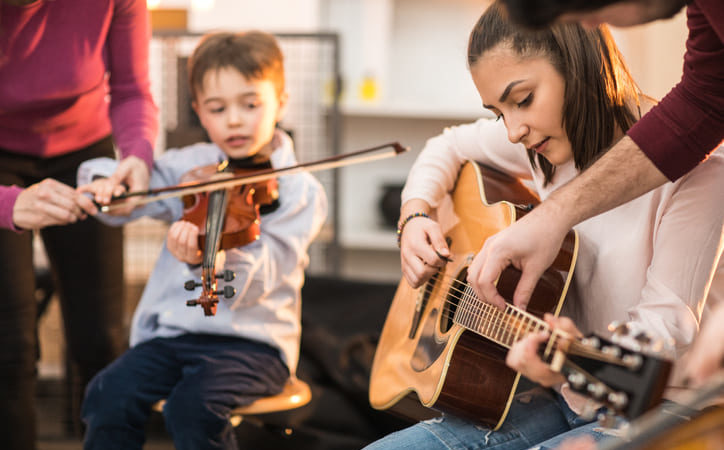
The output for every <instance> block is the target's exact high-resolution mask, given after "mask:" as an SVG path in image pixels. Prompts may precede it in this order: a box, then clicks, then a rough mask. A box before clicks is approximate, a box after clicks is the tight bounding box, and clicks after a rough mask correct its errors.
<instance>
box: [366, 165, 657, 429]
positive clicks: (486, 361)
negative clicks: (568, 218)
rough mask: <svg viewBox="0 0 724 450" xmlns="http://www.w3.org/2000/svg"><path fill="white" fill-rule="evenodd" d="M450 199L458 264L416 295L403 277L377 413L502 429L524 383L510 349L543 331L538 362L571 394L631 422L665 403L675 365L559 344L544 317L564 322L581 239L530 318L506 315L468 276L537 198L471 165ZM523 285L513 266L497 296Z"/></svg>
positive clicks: (599, 344)
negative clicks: (400, 412)
mask: <svg viewBox="0 0 724 450" xmlns="http://www.w3.org/2000/svg"><path fill="white" fill-rule="evenodd" d="M451 200H452V208H450V209H451V211H447V212H446V213H445V214H444V215H442V216H441V217H440V219H441V224H443V221H442V219H448V221H449V222H450V223H449V224H447V225H445V224H443V229H445V230H447V231H446V234H445V237H446V239H447V243H448V246H449V248H450V251H451V256H452V258H451V259H452V261H451V262H449V263H447V264H446V266H445V267H443V268H442V269H440V271H439V272H438V273H437V274H436V275H435V276H433V277H432V278H431V279H430V280H429V281H428V282H427V283H426V284H424V285H423V286H421V287H420V288H418V289H413V288H412V287H410V285H409V284H407V282H406V281H405V280H404V279H402V280H401V282H400V283H399V286H398V289H397V291H396V293H395V296H394V299H393V301H392V304H391V306H390V309H389V311H388V314H387V318H386V320H385V324H384V327H383V329H382V334H381V336H380V341H379V343H378V346H377V349H376V352H375V357H374V361H373V365H372V372H371V377H370V389H369V400H370V404H371V405H372V407H374V408H376V409H389V408H393V407H394V406H396V405H398V404H402V403H404V402H402V401H403V400H405V401H407V402H408V403H409V399H410V396H414V395H416V396H417V398H418V400H419V402H420V403H421V404H422V405H423V406H425V407H427V408H433V409H435V410H438V411H442V412H446V413H451V414H454V415H456V416H459V417H465V418H468V419H469V420H472V421H475V422H478V423H481V424H485V425H487V426H489V427H492V428H493V429H498V428H499V427H500V426H501V425H502V423H503V421H504V420H505V417H506V415H507V412H508V409H509V407H510V404H511V402H512V399H513V396H514V394H515V390H516V387H517V384H518V381H519V378H520V374H519V373H517V372H515V371H513V370H512V369H510V368H508V366H506V365H505V355H506V353H507V350H508V349H509V348H510V347H511V346H512V345H513V344H514V343H515V342H516V341H518V340H519V339H521V338H523V337H524V336H526V335H527V334H528V333H534V332H538V331H543V330H547V331H550V332H551V337H550V339H549V341H548V342H547V345H545V347H544V348H543V349H542V350H541V357H542V358H543V360H544V361H547V362H548V363H549V364H551V367H552V368H553V369H554V370H559V371H561V373H563V374H564V375H565V376H566V377H567V378H568V380H569V382H570V384H571V387H572V388H573V389H574V390H577V391H579V392H582V393H584V394H586V395H589V396H591V397H592V398H593V399H595V400H596V401H597V402H599V403H601V404H604V405H607V406H609V407H610V408H612V409H613V410H614V411H616V412H617V413H620V414H623V415H626V416H629V417H633V416H636V415H639V414H642V413H643V412H644V411H646V410H648V409H650V408H651V407H653V406H654V405H655V404H656V403H658V401H659V400H660V396H661V393H662V392H663V389H664V385H665V382H666V379H667V378H668V371H669V369H670V363H669V362H668V361H665V360H662V359H658V358H655V357H653V356H647V355H643V354H641V353H637V352H633V351H630V350H628V349H625V348H622V347H619V346H616V345H614V344H613V343H611V342H609V341H606V340H604V339H602V338H600V337H596V336H591V337H588V338H582V339H574V338H572V337H570V336H562V335H561V334H559V333H558V332H556V331H554V330H549V327H548V325H547V324H546V323H545V322H544V321H543V320H542V319H541V317H542V316H543V314H544V313H546V312H549V313H552V314H554V315H558V313H559V311H560V309H561V307H562V305H563V301H564V298H565V296H566V292H567V290H568V286H569V284H570V281H571V277H572V275H573V269H574V266H575V261H576V255H577V251H578V237H577V235H576V233H575V231H573V230H571V231H570V232H569V233H568V235H567V236H566V238H565V240H564V242H563V245H562V247H561V249H560V251H559V254H558V255H557V257H556V259H555V261H554V262H553V264H552V265H551V267H549V268H548V269H547V270H546V271H545V273H544V274H543V275H542V276H541V279H540V281H539V282H538V285H537V286H536V288H535V290H534V292H533V294H532V296H531V300H530V302H529V305H528V308H527V310H526V311H523V310H521V309H519V308H517V307H515V306H513V305H512V304H510V303H508V304H507V306H506V309H505V310H504V311H502V310H500V309H498V308H497V307H495V306H493V305H491V304H489V303H485V302H483V301H481V300H480V299H479V298H478V297H477V296H476V295H475V293H474V292H473V290H472V288H471V287H470V286H469V285H468V284H467V281H466V276H467V268H468V267H469V265H470V264H471V262H472V259H473V257H474V256H475V254H476V253H477V252H478V251H479V249H480V248H481V247H482V245H483V243H484V242H485V239H487V237H489V236H491V235H493V234H495V233H496V232H498V231H500V230H502V229H504V228H506V227H508V226H510V225H511V224H512V223H513V222H514V221H515V220H517V219H518V218H520V217H522V216H523V215H524V214H526V213H527V212H528V211H530V209H531V208H533V207H534V206H535V205H536V204H537V203H538V202H539V200H538V198H537V196H535V194H533V193H532V192H531V191H530V190H529V189H528V188H527V187H526V186H525V185H523V184H522V183H521V182H520V180H517V179H514V178H512V177H510V176H508V175H506V174H503V173H501V172H498V171H495V170H493V169H490V168H487V167H484V166H480V165H478V164H476V163H473V162H468V163H466V164H465V165H464V166H463V168H462V169H461V172H460V174H459V176H458V179H457V182H456V185H455V189H454V190H453V192H452V195H451ZM440 213H441V211H438V215H441V214H440ZM450 219H451V220H450ZM519 278H520V272H519V271H518V270H517V269H515V268H512V267H509V268H508V269H506V270H505V271H504V272H503V273H502V274H501V276H500V277H499V279H498V282H497V288H498V291H499V292H500V293H501V295H502V296H503V297H504V298H508V299H510V298H512V297H513V292H514V290H515V286H516V284H517V282H518V280H519ZM393 409H394V408H393Z"/></svg>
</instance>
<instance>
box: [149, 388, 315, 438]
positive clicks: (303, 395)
mask: <svg viewBox="0 0 724 450" xmlns="http://www.w3.org/2000/svg"><path fill="white" fill-rule="evenodd" d="M310 400H312V390H311V389H309V385H308V384H307V383H305V382H304V381H302V380H300V379H299V378H297V377H291V378H289V380H287V383H286V384H285V385H284V389H282V391H281V392H280V393H278V394H276V395H272V396H269V397H262V398H260V399H258V400H256V401H254V402H253V403H250V404H248V405H245V406H239V407H238V408H234V409H232V410H231V415H230V416H229V422H231V425H232V426H234V427H236V426H239V424H240V423H241V421H242V420H243V418H244V416H254V415H258V414H267V413H273V412H279V411H287V410H290V409H295V408H299V407H302V406H304V405H306V404H307V403H309V402H310ZM165 403H166V400H159V401H158V402H156V403H155V404H154V405H153V410H154V411H158V412H163V405H164V404H165Z"/></svg>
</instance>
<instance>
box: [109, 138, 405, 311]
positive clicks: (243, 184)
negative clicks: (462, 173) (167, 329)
mask: <svg viewBox="0 0 724 450" xmlns="http://www.w3.org/2000/svg"><path fill="white" fill-rule="evenodd" d="M390 147H391V148H392V151H389V150H388V151H385V152H381V150H384V149H387V148H390ZM408 150H409V148H407V147H403V146H402V145H401V144H400V143H399V142H390V143H387V144H382V145H378V146H375V147H371V148H368V149H364V150H358V151H355V152H350V153H344V154H340V155H334V156H331V157H328V158H324V159H321V160H318V161H312V162H308V163H302V164H297V165H295V166H289V167H282V168H279V169H275V168H272V167H271V165H270V164H268V165H267V167H266V168H259V166H255V167H253V168H252V169H249V170H238V169H232V168H230V167H229V166H228V165H225V164H224V163H222V164H221V165H220V166H217V165H214V166H213V167H211V166H206V167H201V168H198V169H194V170H192V171H190V172H189V173H188V174H187V175H188V177H186V178H187V179H184V180H183V181H182V182H181V183H179V184H178V185H175V186H167V187H163V188H156V189H149V190H146V191H136V192H128V193H125V194H122V195H119V196H116V197H113V198H112V199H111V201H110V203H109V204H107V205H101V207H100V208H99V209H100V211H101V212H108V211H111V210H113V209H115V208H119V207H121V206H128V205H132V206H139V205H143V204H146V203H150V202H154V201H158V200H163V199H167V198H172V197H182V200H183V201H184V218H186V220H189V221H190V222H192V223H195V224H196V225H197V226H198V227H199V230H203V232H200V236H199V248H201V249H202V251H203V259H202V269H201V282H200V283H199V282H196V281H194V280H189V281H187V282H186V283H184V287H185V288H186V289H187V290H190V291H193V290H195V289H196V288H197V287H199V286H201V287H202V293H201V295H200V296H199V298H198V299H194V300H188V301H187V302H186V305H188V306H197V305H198V306H201V307H202V308H203V309H204V315H206V316H213V315H215V314H216V307H217V304H218V302H219V297H218V296H219V295H223V296H224V297H225V298H231V297H233V296H234V295H235V293H236V292H235V290H234V288H233V287H232V286H228V285H227V286H225V287H224V289H222V290H217V288H218V283H217V280H218V279H223V280H224V281H225V282H229V281H232V280H233V279H234V277H235V274H234V273H233V272H232V271H230V270H225V271H224V272H222V273H220V274H217V273H216V270H215V262H216V254H217V253H218V251H219V250H221V249H227V248H233V247H238V246H243V245H246V244H248V243H250V242H253V241H254V240H256V239H258V238H259V233H260V229H259V225H260V220H259V213H260V210H261V208H264V207H266V206H268V205H269V204H273V203H274V202H276V201H278V195H279V194H278V190H277V180H276V178H277V176H280V175H291V174H295V173H300V172H314V171H317V170H323V169H334V168H337V167H343V166H348V165H352V164H358V163H363V162H369V161H375V160H378V159H384V158H389V157H392V156H397V155H399V154H402V153H404V152H406V151H408ZM237 171H238V172H239V173H236V172H237ZM194 180H196V181H194ZM199 193H203V195H200V196H196V194H199ZM204 213H205V214H204Z"/></svg>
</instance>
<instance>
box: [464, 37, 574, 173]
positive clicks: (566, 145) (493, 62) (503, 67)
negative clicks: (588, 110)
mask: <svg viewBox="0 0 724 450" xmlns="http://www.w3.org/2000/svg"><path fill="white" fill-rule="evenodd" d="M470 73H471V75H472V77H473V82H474V83H475V87H477V89H478V93H480V99H481V100H482V101H483V106H484V107H485V108H487V109H489V110H491V111H492V112H493V113H494V114H495V115H496V116H498V118H499V119H503V121H504V122H505V126H506V128H507V129H508V139H510V142H513V143H519V142H520V143H522V144H523V145H525V147H526V148H528V149H531V150H534V151H535V152H537V153H539V154H541V155H542V156H543V157H545V158H546V159H547V160H548V161H549V162H550V163H551V164H553V165H554V166H558V165H561V164H564V163H567V162H568V161H570V160H572V159H573V151H572V149H571V143H570V141H569V140H568V135H567V134H566V131H565V129H564V128H563V95H564V93H565V87H566V86H565V80H564V79H563V77H562V76H561V74H559V73H558V72H557V71H556V69H555V68H554V67H553V66H552V65H551V63H550V62H549V61H548V59H546V58H545V57H537V56H534V57H522V56H520V55H517V54H516V53H515V52H514V51H512V50H511V49H509V48H508V47H507V46H506V45H503V44H500V45H498V46H496V47H494V48H492V49H490V50H487V51H486V52H485V53H483V54H482V56H481V57H480V58H479V59H478V61H477V62H476V63H475V65H473V66H472V67H471V69H470Z"/></svg>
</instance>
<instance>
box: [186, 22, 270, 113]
mask: <svg viewBox="0 0 724 450" xmlns="http://www.w3.org/2000/svg"><path fill="white" fill-rule="evenodd" d="M226 67H231V68H234V69H236V70H238V71H239V73H241V74H242V75H244V77H246V78H247V79H250V80H270V81H271V82H272V83H274V86H275V87H276V91H277V95H280V94H281V93H282V92H284V56H283V55H282V51H281V49H280V48H279V45H278V44H277V40H276V38H275V37H274V36H273V35H271V34H269V33H265V32H263V31H247V32H242V33H227V32H222V33H211V34H207V35H205V36H204V37H203V38H201V41H200V42H199V44H198V46H196V49H195V50H194V52H193V53H192V54H191V57H190V58H189V61H188V70H189V85H190V87H191V98H192V99H193V100H195V99H196V94H197V93H198V92H199V91H201V89H202V88H203V82H204V77H205V76H206V74H207V73H209V72H211V71H215V70H219V69H223V68H226Z"/></svg>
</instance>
